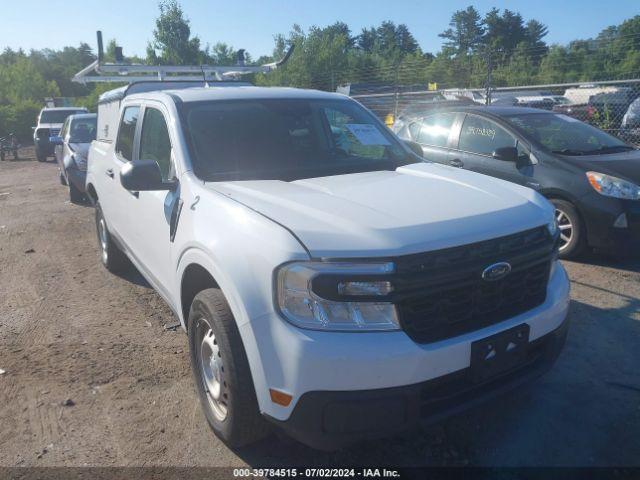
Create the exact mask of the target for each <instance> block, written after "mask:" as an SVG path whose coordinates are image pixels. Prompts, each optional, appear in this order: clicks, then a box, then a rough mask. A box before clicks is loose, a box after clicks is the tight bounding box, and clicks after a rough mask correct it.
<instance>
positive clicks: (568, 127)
mask: <svg viewBox="0 0 640 480" xmlns="http://www.w3.org/2000/svg"><path fill="white" fill-rule="evenodd" d="M505 119H506V120H507V121H508V122H510V123H511V124H512V125H514V126H515V127H516V128H517V129H518V130H520V131H521V132H522V133H523V134H524V135H525V136H527V137H528V138H530V139H533V140H536V141H537V142H539V143H541V144H542V145H543V146H544V147H545V148H547V149H548V150H549V151H551V152H553V153H560V154H563V155H595V154H598V153H615V152H621V151H625V150H633V147H630V146H629V145H627V144H626V143H624V142H623V141H621V140H618V139H617V138H615V137H613V136H611V135H609V134H608V133H605V132H603V131H602V130H600V129H598V128H595V127H592V126H591V125H587V124H586V123H582V122H581V121H580V120H576V119H575V118H571V117H568V116H566V115H560V114H554V113H528V114H524V115H512V116H508V117H505Z"/></svg>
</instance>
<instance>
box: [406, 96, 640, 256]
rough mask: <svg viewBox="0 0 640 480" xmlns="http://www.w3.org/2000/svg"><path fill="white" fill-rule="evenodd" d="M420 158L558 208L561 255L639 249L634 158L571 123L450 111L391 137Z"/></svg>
mask: <svg viewBox="0 0 640 480" xmlns="http://www.w3.org/2000/svg"><path fill="white" fill-rule="evenodd" d="M396 133H397V134H398V135H399V136H400V137H401V138H404V139H406V140H410V141H413V142H416V143H418V144H419V146H420V147H421V148H422V151H423V154H424V156H425V157H426V158H427V159H429V160H433V161H436V162H439V163H444V164H447V165H451V166H454V167H459V168H465V169H468V170H473V171H476V172H479V173H483V174H485V175H490V176H493V177H498V178H502V179H504V180H508V181H510V182H514V183H519V184H521V185H524V186H527V187H530V188H533V189H534V190H537V191H538V192H540V193H542V194H543V195H544V196H546V197H547V198H548V199H549V200H550V201H551V202H552V203H553V204H554V205H555V207H556V213H557V219H558V223H559V225H560V230H561V240H560V255H561V256H562V257H564V258H568V257H571V256H574V255H577V254H578V253H580V251H581V250H583V249H584V248H585V247H595V248H598V249H603V250H609V251H613V252H615V253H632V252H637V251H638V249H637V246H638V245H640V187H639V186H638V185H639V184H640V151H638V150H637V149H635V148H634V147H632V146H630V145H628V144H626V143H624V142H623V141H622V140H620V139H618V138H616V137H613V136H611V135H609V134H607V133H606V132H603V131H602V130H599V129H598V128H595V127H593V126H591V125H587V124H586V123H583V122H581V121H579V120H576V119H575V118H571V117H568V116H566V115H561V114H557V113H553V112H548V111H543V110H539V109H533V108H520V107H493V106H492V107H454V108H446V109H441V110H438V111H435V112H430V113H428V114H426V115H424V116H415V117H414V118H413V119H411V120H409V121H405V123H404V124H403V125H402V127H401V128H399V129H398V131H397V132H396Z"/></svg>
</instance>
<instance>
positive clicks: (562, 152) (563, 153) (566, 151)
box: [552, 148, 585, 155]
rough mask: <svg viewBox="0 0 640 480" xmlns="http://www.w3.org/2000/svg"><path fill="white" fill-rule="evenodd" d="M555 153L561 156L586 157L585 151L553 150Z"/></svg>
mask: <svg viewBox="0 0 640 480" xmlns="http://www.w3.org/2000/svg"><path fill="white" fill-rule="evenodd" d="M552 152H553V153H559V154H560V155H584V154H585V151H584V150H573V149H571V148H564V149H562V150H552Z"/></svg>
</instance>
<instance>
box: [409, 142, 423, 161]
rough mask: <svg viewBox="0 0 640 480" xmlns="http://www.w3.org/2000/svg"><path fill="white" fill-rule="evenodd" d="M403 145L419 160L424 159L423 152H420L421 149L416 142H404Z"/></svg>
mask: <svg viewBox="0 0 640 480" xmlns="http://www.w3.org/2000/svg"><path fill="white" fill-rule="evenodd" d="M404 144H405V145H406V146H407V147H409V149H410V150H411V151H412V152H413V153H415V154H416V155H417V156H419V157H420V158H424V151H423V150H422V147H421V146H420V144H419V143H416V142H412V141H411V140H405V141H404Z"/></svg>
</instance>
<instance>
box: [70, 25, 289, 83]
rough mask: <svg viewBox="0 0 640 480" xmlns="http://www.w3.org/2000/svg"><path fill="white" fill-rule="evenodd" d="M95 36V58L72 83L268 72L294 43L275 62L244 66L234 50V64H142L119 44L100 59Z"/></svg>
mask: <svg viewBox="0 0 640 480" xmlns="http://www.w3.org/2000/svg"><path fill="white" fill-rule="evenodd" d="M96 34H97V37H98V59H97V60H96V61H95V62H93V63H91V64H90V65H87V66H86V67H85V68H83V69H82V70H80V71H79V72H78V73H76V74H75V75H74V76H73V78H72V79H71V80H72V81H74V82H76V83H82V84H87V83H99V82H128V83H133V82H149V81H151V82H153V81H157V82H162V81H167V80H171V81H189V80H201V81H205V82H207V81H224V80H234V79H237V78H239V77H241V76H242V75H248V74H251V73H269V72H271V71H272V70H275V69H276V68H278V67H281V66H282V65H284V64H285V63H286V62H287V60H289V57H291V54H292V53H293V48H294V45H291V47H290V48H289V50H288V51H287V53H286V54H285V56H284V57H282V58H281V59H280V60H278V61H277V62H272V63H265V64H264V65H253V66H248V65H245V64H244V50H239V51H238V62H237V64H236V65H230V66H218V65H142V64H128V63H125V62H124V60H123V56H122V47H116V63H104V62H103V60H104V50H103V47H102V32H101V31H98V32H96Z"/></svg>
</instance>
